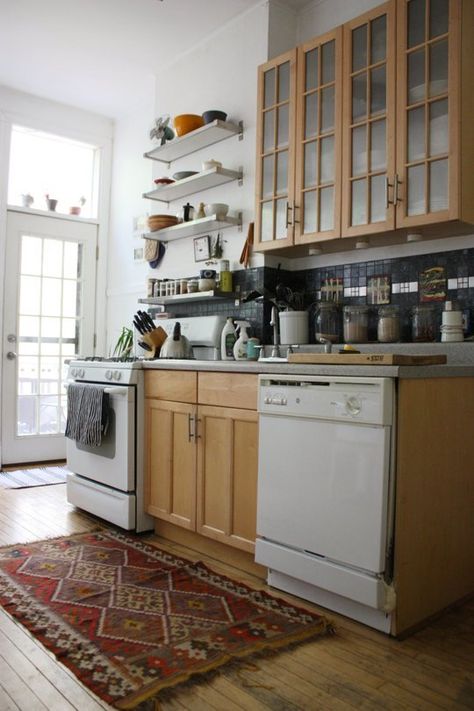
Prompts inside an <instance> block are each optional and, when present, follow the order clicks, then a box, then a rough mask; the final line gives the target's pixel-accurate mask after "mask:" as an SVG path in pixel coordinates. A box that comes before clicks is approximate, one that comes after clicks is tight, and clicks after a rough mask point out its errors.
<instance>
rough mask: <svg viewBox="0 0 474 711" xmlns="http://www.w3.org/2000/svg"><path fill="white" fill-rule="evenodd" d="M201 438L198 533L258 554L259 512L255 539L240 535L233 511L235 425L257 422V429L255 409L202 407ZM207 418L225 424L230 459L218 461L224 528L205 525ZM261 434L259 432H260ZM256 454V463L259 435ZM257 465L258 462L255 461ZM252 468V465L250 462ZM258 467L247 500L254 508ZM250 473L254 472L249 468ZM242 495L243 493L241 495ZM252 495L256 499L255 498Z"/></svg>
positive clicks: (197, 508)
mask: <svg viewBox="0 0 474 711" xmlns="http://www.w3.org/2000/svg"><path fill="white" fill-rule="evenodd" d="M198 418H199V419H198V436H197V448H198V456H197V505H196V510H197V517H196V531H197V532H198V533H200V534H201V535H203V536H207V537H208V538H212V539H213V540H216V541H220V542H221V543H226V544H227V545H231V546H233V547H235V548H240V549H241V550H244V551H248V552H249V553H253V552H254V551H255V537H256V511H255V515H254V516H253V518H252V520H254V522H255V534H254V533H252V534H251V535H252V536H254V537H253V540H250V539H248V538H245V537H244V536H242V535H238V533H237V532H236V530H235V520H234V515H233V511H234V510H235V504H236V502H235V499H234V493H235V491H234V483H235V475H236V470H235V468H234V465H235V456H234V455H235V441H234V423H235V422H236V421H241V422H250V423H255V426H256V427H257V428H258V413H257V412H256V411H255V410H242V409H236V408H228V407H216V406H212V405H200V406H199V410H198ZM207 418H218V419H221V420H224V422H225V436H226V443H225V444H226V451H228V457H227V458H226V460H225V461H223V460H219V461H218V462H217V463H216V464H217V466H218V467H219V468H220V469H221V472H222V478H223V489H224V491H225V492H226V496H225V497H224V500H223V501H222V502H221V505H222V507H223V514H222V518H223V520H224V525H223V527H222V528H218V527H217V526H212V525H209V523H207V522H206V512H205V505H206V454H207V452H208V447H211V448H212V441H211V442H210V441H209V436H208V432H207V430H206V420H207ZM257 432H258V429H257ZM256 449H257V452H256V453H255V459H256V460H257V453H258V436H257V447H256ZM255 464H256V462H255ZM250 465H251V462H250ZM256 470H257V466H255V486H254V489H255V490H254V492H251V493H250V494H249V497H248V501H249V502H251V501H253V505H254V507H255V508H256V499H257V471H256ZM248 471H252V469H251V468H250V469H249V470H248ZM240 493H241V496H242V495H243V492H240ZM252 493H253V496H252ZM249 515H250V517H252V508H251V507H250V506H249Z"/></svg>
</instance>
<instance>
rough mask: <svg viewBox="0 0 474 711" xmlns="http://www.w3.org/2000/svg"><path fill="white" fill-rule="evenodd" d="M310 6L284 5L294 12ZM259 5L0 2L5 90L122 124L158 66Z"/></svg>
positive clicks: (209, 0)
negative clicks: (16, 90)
mask: <svg viewBox="0 0 474 711" xmlns="http://www.w3.org/2000/svg"><path fill="white" fill-rule="evenodd" d="M307 3H308V0H287V2H286V4H287V5H291V6H292V7H293V8H294V9H295V10H298V9H300V8H301V7H303V6H304V5H305V4H307ZM259 4H262V0H0V84H4V85H6V86H9V87H13V88H15V89H18V90H20V91H24V92H27V93H30V94H36V95H38V96H42V97H45V98H47V99H51V100H55V101H60V102H63V103H66V104H71V105H73V106H77V107H80V108H83V109H87V110H89V111H93V112H96V113H99V114H103V115H104V116H110V117H112V118H118V117H120V116H122V115H123V114H125V113H127V112H128V111H130V109H131V108H135V107H136V106H138V105H139V104H140V103H141V102H143V101H144V100H145V99H146V97H147V96H149V95H150V94H151V93H152V92H153V87H154V73H155V72H156V71H157V70H159V65H160V62H161V61H163V62H164V63H165V64H169V62H170V59H172V57H173V56H176V55H179V54H180V53H181V52H182V51H184V50H185V49H188V48H189V47H190V46H193V45H195V44H197V43H198V42H200V41H201V40H202V39H203V38H204V37H206V35H209V34H211V33H212V32H214V31H215V30H217V29H218V28H219V27H220V26H221V25H222V24H225V23H226V22H228V21H229V20H231V19H232V18H233V17H235V16H236V15H239V14H241V13H242V12H245V11H246V10H247V9H249V8H251V7H253V6H255V5H259Z"/></svg>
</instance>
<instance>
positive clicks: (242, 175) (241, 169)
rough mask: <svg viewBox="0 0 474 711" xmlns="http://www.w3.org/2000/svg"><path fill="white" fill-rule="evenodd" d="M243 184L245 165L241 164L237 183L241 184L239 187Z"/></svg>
mask: <svg viewBox="0 0 474 711" xmlns="http://www.w3.org/2000/svg"><path fill="white" fill-rule="evenodd" d="M243 184H244V167H243V165H239V177H238V181H237V185H238V186H239V188H241V187H242V185H243Z"/></svg>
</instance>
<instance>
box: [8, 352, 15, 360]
mask: <svg viewBox="0 0 474 711" xmlns="http://www.w3.org/2000/svg"><path fill="white" fill-rule="evenodd" d="M15 358H16V353H14V352H13V351H8V353H7V359H8V360H15Z"/></svg>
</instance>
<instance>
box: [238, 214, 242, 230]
mask: <svg viewBox="0 0 474 711" xmlns="http://www.w3.org/2000/svg"><path fill="white" fill-rule="evenodd" d="M237 217H238V218H239V221H238V223H237V228H238V230H239V232H242V213H241V212H238V213H237Z"/></svg>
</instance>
